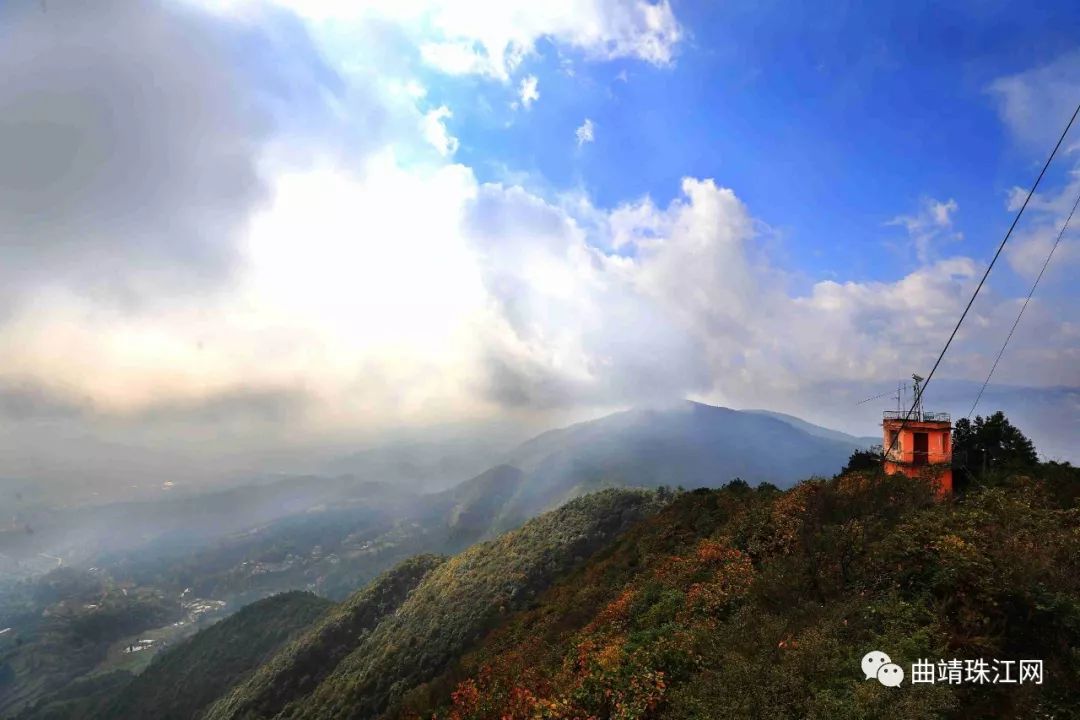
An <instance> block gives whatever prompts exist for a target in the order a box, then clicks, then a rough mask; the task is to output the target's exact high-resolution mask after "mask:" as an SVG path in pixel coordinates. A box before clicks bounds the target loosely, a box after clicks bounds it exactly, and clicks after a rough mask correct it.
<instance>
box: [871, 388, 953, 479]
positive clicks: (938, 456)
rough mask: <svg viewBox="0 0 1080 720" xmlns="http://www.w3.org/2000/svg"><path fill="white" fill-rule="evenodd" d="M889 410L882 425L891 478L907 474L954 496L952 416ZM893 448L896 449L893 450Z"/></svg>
mask: <svg viewBox="0 0 1080 720" xmlns="http://www.w3.org/2000/svg"><path fill="white" fill-rule="evenodd" d="M905 415H907V413H906V412H904V411H900V410H886V411H885V415H884V418H883V420H882V423H881V427H882V431H883V432H882V444H883V446H884V448H885V450H886V453H887V454H886V455H885V461H884V468H885V472H886V473H887V474H889V475H893V474H895V473H903V474H905V475H907V476H908V477H921V478H925V479H926V480H927V481H929V482H931V483H933V485H934V487H935V489H936V490H937V493H938V495H939V496H941V497H946V496H949V495H951V494H952V489H953V479H952V418H951V417H949V414H948V413H934V412H923V411H922V410H919V409H916V410H914V411H913V412H912V413H911V415H910V417H908V420H907V422H904V417H905ZM889 448H892V450H891V451H890V450H889Z"/></svg>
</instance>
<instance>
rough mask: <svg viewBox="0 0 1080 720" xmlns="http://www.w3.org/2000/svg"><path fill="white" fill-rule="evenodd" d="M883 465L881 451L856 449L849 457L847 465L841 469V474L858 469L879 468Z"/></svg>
mask: <svg viewBox="0 0 1080 720" xmlns="http://www.w3.org/2000/svg"><path fill="white" fill-rule="evenodd" d="M880 467H881V453H880V452H878V451H875V450H856V451H855V452H853V453H851V457H849V458H848V461H847V465H845V466H844V468H843V469H842V470H841V471H840V475H846V474H847V473H849V472H855V471H857V470H877V469H878V468H880Z"/></svg>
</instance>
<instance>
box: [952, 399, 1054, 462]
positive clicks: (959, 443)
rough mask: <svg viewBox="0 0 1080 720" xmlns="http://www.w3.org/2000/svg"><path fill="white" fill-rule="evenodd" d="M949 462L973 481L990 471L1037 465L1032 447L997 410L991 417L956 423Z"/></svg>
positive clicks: (1035, 454) (1037, 459)
mask: <svg viewBox="0 0 1080 720" xmlns="http://www.w3.org/2000/svg"><path fill="white" fill-rule="evenodd" d="M953 462H954V464H955V465H957V466H958V467H960V468H962V469H964V470H966V471H967V472H968V473H969V474H970V475H972V476H973V477H976V478H981V477H983V476H984V475H985V474H986V473H987V472H989V471H991V470H1000V469H1009V470H1015V469H1022V468H1030V467H1034V466H1035V465H1037V464H1038V462H1039V456H1038V454H1037V453H1036V452H1035V445H1034V443H1032V442H1031V440H1029V439H1028V438H1027V436H1026V435H1024V433H1022V432H1020V429H1019V428H1017V427H1016V426H1015V425H1013V424H1012V423H1010V422H1009V419H1008V418H1006V417H1005V414H1004V413H1003V412H1001V411H1000V410H998V411H997V412H996V413H994V414H993V415H990V416H988V417H985V418H984V417H982V416H981V415H978V416H976V417H975V422H971V421H970V420H968V419H967V418H960V419H959V420H957V421H956V426H955V428H954V429H953Z"/></svg>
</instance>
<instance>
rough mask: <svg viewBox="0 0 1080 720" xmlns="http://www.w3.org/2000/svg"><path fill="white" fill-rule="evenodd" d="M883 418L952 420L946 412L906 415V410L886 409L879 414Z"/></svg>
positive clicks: (913, 420)
mask: <svg viewBox="0 0 1080 720" xmlns="http://www.w3.org/2000/svg"><path fill="white" fill-rule="evenodd" d="M881 416H882V418H883V419H885V420H903V419H905V418H907V420H908V422H952V415H950V414H949V413H947V412H926V411H923V412H921V413H918V412H913V413H911V415H910V416H909V415H908V411H907V410H886V411H885V412H883V413H882V414H881Z"/></svg>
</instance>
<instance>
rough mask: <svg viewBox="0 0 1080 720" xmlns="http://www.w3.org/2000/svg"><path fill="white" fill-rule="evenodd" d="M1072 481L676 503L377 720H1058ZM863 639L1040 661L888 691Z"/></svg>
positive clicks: (1077, 638) (1077, 674)
mask: <svg viewBox="0 0 1080 720" xmlns="http://www.w3.org/2000/svg"><path fill="white" fill-rule="evenodd" d="M1078 485H1080V473H1078V471H1077V470H1076V469H1075V468H1071V467H1068V466H1062V465H1055V464H1049V465H1043V466H1041V467H1040V468H1037V469H1034V470H1032V471H1031V472H1030V473H1026V474H1012V475H1008V476H1004V477H1003V476H998V477H996V478H991V479H988V480H986V481H985V482H983V483H982V484H981V486H979V487H976V488H973V489H972V490H971V491H970V492H969V493H968V494H966V495H965V496H963V497H959V498H957V499H955V500H952V501H948V502H944V503H935V502H933V501H932V500H931V498H930V495H929V493H928V492H927V490H926V486H925V485H924V484H923V483H921V482H920V481H917V480H908V479H905V478H903V477H885V476H882V475H878V474H874V473H856V474H849V475H846V476H843V477H840V478H837V479H835V480H831V481H826V480H814V481H809V482H805V483H802V484H800V485H798V486H797V487H795V488H793V489H791V490H789V491H787V492H779V491H777V490H776V489H775V488H772V487H770V486H763V487H761V488H758V489H756V490H753V489H750V488H749V487H747V486H745V485H743V484H741V483H733V484H732V485H729V486H728V487H726V488H724V489H722V490H719V491H715V490H697V491H694V492H691V493H688V494H683V495H681V496H680V497H679V498H678V499H677V501H676V502H675V503H674V504H672V505H671V506H670V507H669V508H667V509H666V510H665V511H663V512H661V513H660V514H658V515H657V516H655V517H653V518H651V519H648V520H646V521H644V522H643V523H641V524H640V525H638V526H637V527H636V528H634V529H633V530H632V531H630V532H628V533H627V534H625V535H624V536H623V537H622V538H621V539H620V540H618V541H616V542H615V543H613V544H612V545H611V546H609V547H608V548H607V549H606V550H604V551H603V552H601V553H599V554H598V555H597V556H595V557H594V558H593V559H592V560H591V561H590V562H588V563H587V564H586V565H585V566H584V567H582V568H581V569H579V570H578V571H576V572H575V573H574V574H572V575H571V576H570V577H568V578H566V579H564V580H563V581H561V582H560V583H558V584H557V585H556V586H554V587H552V588H551V589H549V590H548V591H547V592H545V593H543V594H542V595H541V596H540V597H539V598H538V599H537V600H536V601H535V602H533V603H530V607H529V608H528V609H526V610H523V611H522V612H519V613H516V614H514V615H512V616H510V617H508V618H507V619H506V620H505V621H504V622H503V623H502V624H501V626H500V627H499V628H498V629H496V630H495V631H494V632H492V633H491V634H489V635H488V636H487V637H486V638H485V639H484V640H483V642H482V643H481V644H480V646H479V647H478V648H476V649H474V650H472V651H471V652H469V653H468V654H467V655H465V657H464V658H462V659H460V660H459V661H457V662H455V664H454V665H453V668H452V669H451V670H449V671H447V672H445V673H443V674H442V675H441V676H440V677H439V678H438V679H436V680H433V681H432V682H429V683H427V684H426V685H424V686H421V687H418V688H415V689H413V690H412V691H410V692H408V693H407V694H406V695H405V696H404V697H403V699H402V702H401V703H400V705H399V706H398V707H397V708H395V709H394V711H393V712H392V713H390V716H392V717H398V718H430V717H433V716H434V717H437V718H444V719H447V720H480V719H481V718H492V719H494V718H539V717H550V718H680V719H681V718H731V719H732V720H734V719H736V718H753V717H768V718H792V719H793V720H794V719H795V718H799V719H802V718H850V719H851V720H856V719H861V718H868V717H880V718H911V719H912V720H915V719H916V718H930V717H941V718H983V717H986V718H989V717H1025V718H1029V717H1030V718H1034V717H1042V718H1051V717H1053V718H1065V717H1074V716H1075V713H1076V708H1077V707H1080V704H1078V703H1080V656H1078V655H1077V653H1076V650H1075V648H1077V647H1080V510H1078V509H1077V506H1076V495H1077V486H1078ZM874 649H881V650H884V651H887V652H888V653H890V654H891V656H892V658H893V659H894V660H895V661H896V662H898V663H901V664H902V665H905V666H907V667H908V669H909V670H910V663H912V662H913V661H915V660H917V659H921V658H930V659H933V660H936V659H951V658H961V659H976V658H986V659H987V660H989V659H992V658H996V659H1019V658H1038V659H1042V660H1044V662H1045V677H1046V680H1045V682H1044V683H1043V684H1042V685H1034V684H1030V683H1029V684H1027V685H1022V686H1021V685H1016V684H1013V685H1002V684H997V685H992V684H989V685H974V684H968V685H962V684H961V685H944V684H917V685H912V684H911V683H910V678H909V680H908V681H907V682H905V683H904V684H903V685H902V686H901V687H899V688H890V687H884V686H883V685H881V684H879V683H877V682H875V681H873V680H871V681H865V680H864V679H863V676H862V674H861V672H860V667H859V666H860V658H861V657H862V656H863V654H865V653H866V652H868V651H870V650H874ZM312 710H313V711H312V712H310V713H308V714H307V715H305V717H320V718H337V717H375V716H376V715H377V713H376V712H374V709H368V708H364V707H363V706H362V705H353V706H351V707H342V706H338V707H329V708H326V709H319V710H317V711H316V709H314V708H313V709H312Z"/></svg>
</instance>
